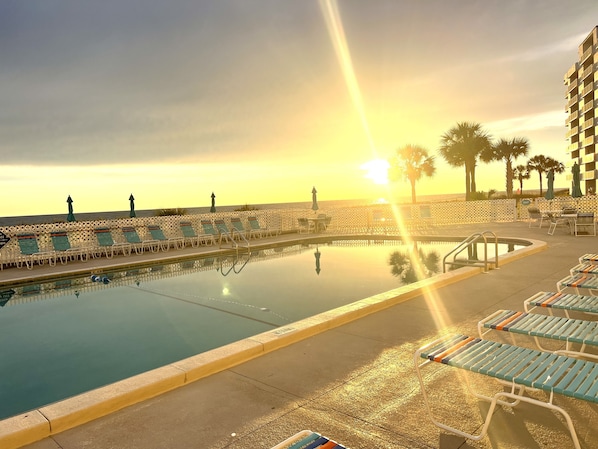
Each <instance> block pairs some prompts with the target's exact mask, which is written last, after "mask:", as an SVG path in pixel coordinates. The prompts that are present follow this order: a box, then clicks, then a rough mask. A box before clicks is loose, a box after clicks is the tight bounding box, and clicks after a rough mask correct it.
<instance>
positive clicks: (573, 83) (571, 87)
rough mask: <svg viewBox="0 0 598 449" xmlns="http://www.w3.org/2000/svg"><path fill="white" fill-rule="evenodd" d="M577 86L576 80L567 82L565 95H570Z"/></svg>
mask: <svg viewBox="0 0 598 449" xmlns="http://www.w3.org/2000/svg"><path fill="white" fill-rule="evenodd" d="M577 86H579V83H578V82H577V78H575V79H573V80H569V84H568V85H567V93H568V94H570V93H571V91H572V90H575V89H577Z"/></svg>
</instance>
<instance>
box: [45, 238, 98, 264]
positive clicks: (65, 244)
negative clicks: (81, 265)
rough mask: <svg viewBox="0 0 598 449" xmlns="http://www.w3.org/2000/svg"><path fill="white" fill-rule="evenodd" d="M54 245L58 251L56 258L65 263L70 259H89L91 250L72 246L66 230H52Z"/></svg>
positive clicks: (84, 260)
mask: <svg viewBox="0 0 598 449" xmlns="http://www.w3.org/2000/svg"><path fill="white" fill-rule="evenodd" d="M50 238H51V239H52V245H53V246H54V251H55V252H56V258H57V259H59V260H60V263H61V264H65V263H67V262H68V261H70V260H81V261H83V262H86V261H87V260H88V259H89V251H88V249H87V248H84V247H74V246H71V242H70V240H69V236H68V234H67V232H66V231H52V232H50Z"/></svg>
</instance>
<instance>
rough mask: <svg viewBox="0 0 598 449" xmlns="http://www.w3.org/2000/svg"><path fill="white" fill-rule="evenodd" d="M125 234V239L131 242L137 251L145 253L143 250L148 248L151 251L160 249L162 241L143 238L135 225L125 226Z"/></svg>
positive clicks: (123, 230)
mask: <svg viewBox="0 0 598 449" xmlns="http://www.w3.org/2000/svg"><path fill="white" fill-rule="evenodd" d="M122 232H123V235H124V237H125V240H126V241H127V242H128V243H130V244H131V246H132V247H133V249H134V250H135V253H137V254H143V252H144V251H145V250H146V249H148V250H150V251H151V252H153V253H155V252H156V251H158V250H159V249H160V241H159V240H155V239H150V240H141V238H140V237H139V234H137V229H135V228H134V227H133V226H125V227H123V228H122Z"/></svg>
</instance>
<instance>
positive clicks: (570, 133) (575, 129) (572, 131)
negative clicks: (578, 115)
mask: <svg viewBox="0 0 598 449" xmlns="http://www.w3.org/2000/svg"><path fill="white" fill-rule="evenodd" d="M575 134H579V126H575V127H573V128H571V129H570V130H569V131H567V134H566V135H565V138H566V139H568V138H569V137H571V136H574V135H575Z"/></svg>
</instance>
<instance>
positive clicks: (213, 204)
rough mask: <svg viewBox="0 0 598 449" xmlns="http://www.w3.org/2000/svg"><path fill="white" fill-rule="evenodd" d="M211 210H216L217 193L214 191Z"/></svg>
mask: <svg viewBox="0 0 598 449" xmlns="http://www.w3.org/2000/svg"><path fill="white" fill-rule="evenodd" d="M210 212H216V195H214V192H212V207H210Z"/></svg>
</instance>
